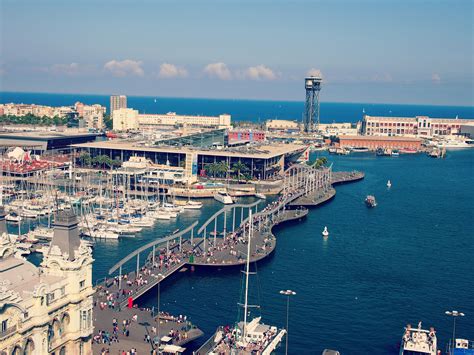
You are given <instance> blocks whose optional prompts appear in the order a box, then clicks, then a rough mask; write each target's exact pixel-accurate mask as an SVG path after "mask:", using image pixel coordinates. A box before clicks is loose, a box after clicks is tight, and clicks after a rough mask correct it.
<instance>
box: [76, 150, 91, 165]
mask: <svg viewBox="0 0 474 355" xmlns="http://www.w3.org/2000/svg"><path fill="white" fill-rule="evenodd" d="M79 161H80V162H81V166H90V165H91V162H92V158H91V155H90V154H89V152H82V153H81V155H80V156H79Z"/></svg>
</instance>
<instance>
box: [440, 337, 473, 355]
mask: <svg viewBox="0 0 474 355" xmlns="http://www.w3.org/2000/svg"><path fill="white" fill-rule="evenodd" d="M451 344H452V339H450V340H449V344H448V346H447V347H446V354H451V353H452V355H473V354H474V341H472V340H468V339H461V338H456V339H455V343H454V349H452V346H451ZM450 350H451V352H450Z"/></svg>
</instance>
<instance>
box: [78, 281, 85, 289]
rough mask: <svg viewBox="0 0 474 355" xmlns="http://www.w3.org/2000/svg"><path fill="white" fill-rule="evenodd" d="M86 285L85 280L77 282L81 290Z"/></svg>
mask: <svg viewBox="0 0 474 355" xmlns="http://www.w3.org/2000/svg"><path fill="white" fill-rule="evenodd" d="M85 286H86V281H85V280H82V281H80V282H79V288H80V289H81V290H82V289H83V288H84V287H85Z"/></svg>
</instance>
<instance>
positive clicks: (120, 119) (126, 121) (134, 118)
mask: <svg viewBox="0 0 474 355" xmlns="http://www.w3.org/2000/svg"><path fill="white" fill-rule="evenodd" d="M112 122H113V128H114V131H128V130H134V129H138V110H134V109H132V108H121V109H118V110H115V111H114V113H113V114H112Z"/></svg>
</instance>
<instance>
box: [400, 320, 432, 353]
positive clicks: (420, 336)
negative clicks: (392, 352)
mask: <svg viewBox="0 0 474 355" xmlns="http://www.w3.org/2000/svg"><path fill="white" fill-rule="evenodd" d="M437 351H438V345H437V342H436V332H435V330H434V328H430V330H425V329H421V322H419V323H418V328H412V327H411V325H410V324H408V325H407V326H406V328H405V333H404V334H403V337H402V342H401V345H400V355H415V354H416V355H423V354H427V355H436V354H437Z"/></svg>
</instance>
